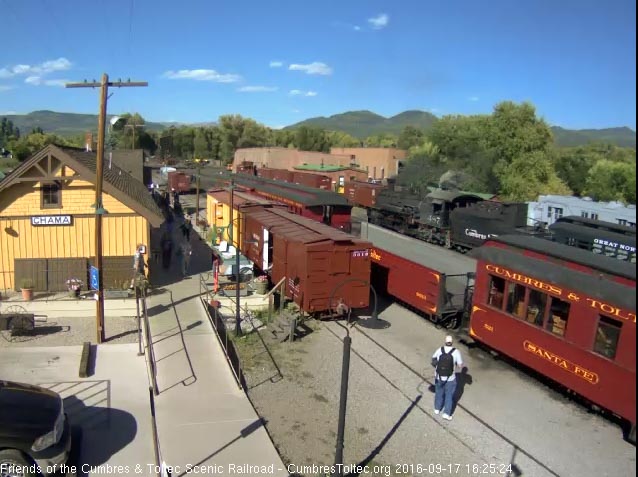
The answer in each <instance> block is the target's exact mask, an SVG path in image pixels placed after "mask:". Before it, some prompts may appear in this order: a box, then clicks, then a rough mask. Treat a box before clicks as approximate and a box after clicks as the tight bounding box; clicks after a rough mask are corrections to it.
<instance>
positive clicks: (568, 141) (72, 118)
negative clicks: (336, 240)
mask: <svg viewBox="0 0 638 477" xmlns="http://www.w3.org/2000/svg"><path fill="white" fill-rule="evenodd" d="M4 117H6V118H7V119H10V120H11V121H12V122H13V124H14V126H16V127H18V128H20V131H21V132H22V133H23V134H24V133H28V132H30V131H31V130H32V129H33V128H35V127H40V128H42V129H43V130H44V131H45V132H48V133H54V134H58V135H60V136H74V135H78V134H83V133H85V132H87V131H93V132H96V131H97V115H94V114H76V113H59V112H55V111H33V112H31V113H29V114H14V115H6V116H4ZM111 117H112V115H110V116H109V118H111ZM437 119H438V118H437V117H436V116H434V115H433V114H431V113H428V112H425V111H415V110H412V111H404V112H402V113H400V114H397V115H396V116H392V117H390V118H386V117H383V116H381V115H379V114H376V113H373V112H371V111H349V112H345V113H341V114H335V115H334V116H330V117H328V118H326V117H317V118H310V119H306V120H305V121H302V122H300V123H296V124H293V125H292V126H288V127H286V128H285V129H294V128H298V127H300V126H311V127H320V128H324V129H327V130H331V131H343V132H345V133H348V134H350V135H351V136H354V137H356V138H360V139H364V138H366V137H368V136H372V135H374V134H379V133H388V134H394V135H397V136H398V135H399V134H400V133H401V131H402V130H403V128H405V126H414V127H417V128H420V129H423V130H427V129H429V128H430V127H431V126H432V124H433V123H434V122H435V121H437ZM180 125H181V124H177V123H154V122H147V123H146V127H147V129H148V130H149V131H162V130H164V129H166V128H169V127H171V126H180ZM201 125H206V126H210V125H214V123H202V124H192V126H194V127H197V126H201ZM552 131H553V133H554V138H555V140H556V144H557V145H559V146H580V145H585V144H588V143H590V142H609V143H611V144H615V145H617V146H621V147H633V148H635V147H636V132H635V131H633V130H632V129H629V128H627V127H619V128H607V129H580V130H572V129H565V128H561V127H558V126H554V127H552Z"/></svg>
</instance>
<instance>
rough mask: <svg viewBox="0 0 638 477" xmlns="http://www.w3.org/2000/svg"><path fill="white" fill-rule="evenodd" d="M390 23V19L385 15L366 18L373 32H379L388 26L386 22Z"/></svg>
mask: <svg viewBox="0 0 638 477" xmlns="http://www.w3.org/2000/svg"><path fill="white" fill-rule="evenodd" d="M389 21H390V17H389V16H388V15H386V14H385V13H381V14H379V15H377V16H376V17H372V18H368V23H369V24H370V26H371V27H372V28H374V29H375V30H381V29H382V28H385V27H387V26H388V22H389Z"/></svg>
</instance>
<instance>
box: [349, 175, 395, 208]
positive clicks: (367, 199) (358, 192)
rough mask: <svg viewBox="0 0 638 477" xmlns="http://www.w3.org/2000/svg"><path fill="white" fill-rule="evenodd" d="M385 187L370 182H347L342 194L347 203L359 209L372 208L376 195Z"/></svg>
mask: <svg viewBox="0 0 638 477" xmlns="http://www.w3.org/2000/svg"><path fill="white" fill-rule="evenodd" d="M384 188H385V186H383V185H381V184H372V183H371V182H358V181H352V182H347V183H346V186H345V189H344V194H345V196H346V198H347V199H348V201H349V202H350V203H351V204H353V205H356V206H359V207H374V205H375V204H376V202H377V195H379V192H380V191H381V190H383V189H384Z"/></svg>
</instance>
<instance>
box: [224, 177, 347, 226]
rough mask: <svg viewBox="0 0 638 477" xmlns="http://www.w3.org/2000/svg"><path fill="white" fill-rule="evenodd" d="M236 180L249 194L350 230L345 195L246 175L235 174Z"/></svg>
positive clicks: (233, 178)
mask: <svg viewBox="0 0 638 477" xmlns="http://www.w3.org/2000/svg"><path fill="white" fill-rule="evenodd" d="M226 180H227V181H230V180H231V178H229V177H226ZM232 180H233V181H234V183H235V184H236V185H237V186H238V187H239V188H240V189H242V190H244V191H246V192H249V193H252V194H255V195H258V196H260V197H263V198H266V199H269V200H273V201H276V202H279V203H282V204H285V205H286V206H288V210H289V211H290V212H292V213H295V214H298V215H301V216H303V217H308V218H310V219H313V220H316V221H317V222H321V223H324V224H326V225H330V226H332V227H334V228H336V229H339V230H343V231H346V232H349V231H350V212H351V210H352V205H350V204H349V203H348V201H347V200H346V198H345V197H344V196H343V195H341V194H337V193H336V192H330V191H326V190H320V189H316V188H313V187H306V186H301V185H298V184H291V183H287V182H280V181H275V180H270V179H266V178H263V177H255V176H250V175H244V174H234V175H233V176H232Z"/></svg>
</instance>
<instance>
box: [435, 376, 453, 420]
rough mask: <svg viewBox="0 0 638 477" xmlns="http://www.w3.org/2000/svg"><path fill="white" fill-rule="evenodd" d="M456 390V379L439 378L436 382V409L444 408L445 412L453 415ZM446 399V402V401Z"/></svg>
mask: <svg viewBox="0 0 638 477" xmlns="http://www.w3.org/2000/svg"><path fill="white" fill-rule="evenodd" d="M454 391H456V379H454V380H452V381H445V380H443V379H437V380H436V382H435V383H434V409H438V410H439V411H440V410H441V409H442V410H443V414H447V415H448V416H451V415H452V406H453V405H454ZM444 401H445V403H444Z"/></svg>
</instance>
